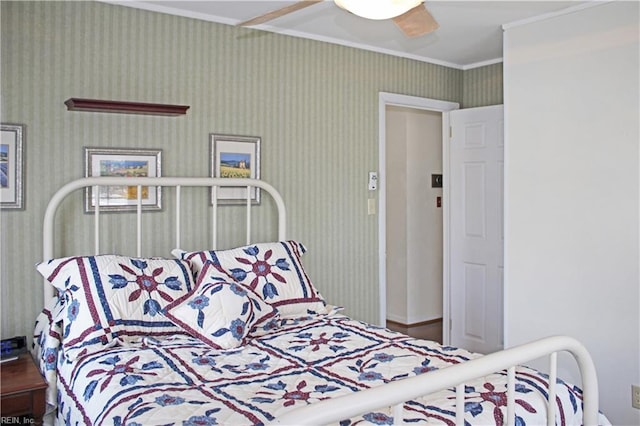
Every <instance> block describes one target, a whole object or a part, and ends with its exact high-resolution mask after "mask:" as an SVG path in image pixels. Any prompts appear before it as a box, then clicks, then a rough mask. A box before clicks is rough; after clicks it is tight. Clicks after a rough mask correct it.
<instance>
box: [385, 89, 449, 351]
mask: <svg viewBox="0 0 640 426" xmlns="http://www.w3.org/2000/svg"><path fill="white" fill-rule="evenodd" d="M389 105H393V106H400V107H407V108H414V109H422V110H428V111H436V112H440V113H442V176H443V179H442V181H443V183H442V201H443V209H442V219H443V221H442V225H443V229H442V241H443V247H442V250H443V259H442V260H443V265H442V271H443V277H442V279H443V280H442V285H443V289H442V299H443V300H442V339H443V343H444V344H448V343H449V339H450V329H449V326H448V325H447V324H449V320H450V309H449V276H450V274H449V254H448V250H449V218H448V216H449V208H448V204H449V203H448V193H449V186H448V185H449V184H448V179H447V178H446V176H448V174H449V143H448V141H449V111H453V110H457V109H460V104H459V103H457V102H448V101H441V100H438V99H430V98H421V97H417V96H409V95H401V94H397V93H389V92H380V93H379V94H378V170H379V173H378V188H379V194H378V275H379V276H378V283H379V284H378V287H379V292H380V293H379V299H380V308H379V309H380V317H379V321H380V325H381V326H385V324H386V321H387V212H386V201H387V187H386V180H387V179H386V176H385V174H386V148H387V126H386V124H387V123H386V120H387V113H386V107H387V106H389Z"/></svg>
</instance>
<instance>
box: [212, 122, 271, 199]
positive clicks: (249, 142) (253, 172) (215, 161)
mask: <svg viewBox="0 0 640 426" xmlns="http://www.w3.org/2000/svg"><path fill="white" fill-rule="evenodd" d="M210 142H211V176H212V177H220V178H251V179H260V138H259V137H257V136H236V135H221V134H211V135H210ZM212 197H213V194H212ZM212 199H213V198H212ZM246 202H247V191H246V189H245V188H218V203H219V204H245V203H246ZM251 203H252V204H260V188H251Z"/></svg>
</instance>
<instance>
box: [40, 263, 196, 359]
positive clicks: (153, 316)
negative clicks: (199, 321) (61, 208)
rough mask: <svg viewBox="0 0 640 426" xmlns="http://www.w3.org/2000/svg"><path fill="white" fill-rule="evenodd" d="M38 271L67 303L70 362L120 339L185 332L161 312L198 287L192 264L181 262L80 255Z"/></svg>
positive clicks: (65, 321)
mask: <svg viewBox="0 0 640 426" xmlns="http://www.w3.org/2000/svg"><path fill="white" fill-rule="evenodd" d="M36 268H37V270H38V271H39V272H40V273H41V274H42V275H43V276H44V277H45V278H46V279H47V280H48V281H49V282H50V283H51V284H52V285H53V286H54V287H55V288H57V289H58V290H59V291H60V297H62V298H64V303H65V309H66V313H65V315H64V316H63V322H62V325H63V334H64V335H63V338H64V339H63V344H62V346H63V348H64V353H65V357H67V359H69V360H73V359H75V358H77V357H78V356H79V355H84V354H87V353H94V352H96V351H99V350H101V349H102V346H104V345H109V344H112V342H113V341H114V340H115V339H116V338H118V339H122V340H125V341H126V340H128V339H133V338H136V337H138V336H149V335H151V336H163V335H172V334H175V333H177V332H181V329H180V328H179V327H177V326H176V325H175V324H173V323H172V322H171V321H169V320H168V319H167V318H165V317H164V316H163V315H161V312H162V310H163V309H164V307H165V306H166V305H168V304H169V303H171V302H173V301H174V300H176V299H178V298H179V297H181V296H183V295H184V294H186V293H188V292H190V291H191V290H192V289H193V287H194V283H193V277H192V275H191V270H190V269H189V265H188V264H187V263H186V262H184V261H181V260H178V259H158V258H154V259H138V258H131V257H125V256H117V255H99V256H80V257H67V258H61V259H53V260H50V261H48V262H42V263H40V264H38V265H37V266H36Z"/></svg>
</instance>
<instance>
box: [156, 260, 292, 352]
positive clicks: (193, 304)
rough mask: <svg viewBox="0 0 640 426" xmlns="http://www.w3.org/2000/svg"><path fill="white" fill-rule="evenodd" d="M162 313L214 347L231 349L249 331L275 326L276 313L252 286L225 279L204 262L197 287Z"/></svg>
mask: <svg viewBox="0 0 640 426" xmlns="http://www.w3.org/2000/svg"><path fill="white" fill-rule="evenodd" d="M164 315H165V316H166V317H167V318H169V319H170V320H171V321H173V322H174V323H175V324H176V325H179V326H180V327H182V328H183V329H184V330H185V331H187V332H188V333H189V334H191V335H192V336H193V337H196V338H198V339H200V340H202V341H203V342H205V343H207V344H208V345H209V346H211V347H213V348H215V349H232V348H236V347H238V346H241V345H242V344H244V342H245V339H246V338H247V337H248V336H250V335H255V336H257V335H262V334H266V333H267V332H269V331H271V330H274V329H276V328H277V327H278V319H279V313H278V310H277V309H275V308H274V307H273V306H271V305H269V304H268V303H265V302H264V301H263V300H262V299H260V296H258V295H257V294H256V293H255V292H254V291H253V290H251V289H249V288H247V287H245V286H244V285H242V284H240V283H237V282H235V281H234V280H232V279H228V278H227V279H225V277H224V276H221V274H219V272H218V271H217V270H216V268H215V265H213V263H211V262H205V264H204V266H203V268H202V271H200V274H199V275H198V280H197V281H196V288H195V289H194V290H193V291H192V292H191V293H189V294H187V295H184V296H182V297H181V298H179V299H177V300H175V301H174V302H173V303H170V304H169V305H167V307H166V308H165V311H164Z"/></svg>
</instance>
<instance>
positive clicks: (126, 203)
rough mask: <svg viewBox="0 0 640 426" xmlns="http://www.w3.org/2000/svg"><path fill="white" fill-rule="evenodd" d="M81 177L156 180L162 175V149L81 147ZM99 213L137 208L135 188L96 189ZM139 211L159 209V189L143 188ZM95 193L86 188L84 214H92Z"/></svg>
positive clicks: (160, 206) (136, 191)
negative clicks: (153, 178)
mask: <svg viewBox="0 0 640 426" xmlns="http://www.w3.org/2000/svg"><path fill="white" fill-rule="evenodd" d="M84 164H85V177H91V176H121V177H143V176H148V177H160V176H162V173H161V167H162V150H159V149H135V148H93V147H85V148H84ZM99 192H100V194H99V197H98V198H99V200H100V205H99V207H100V211H101V212H102V211H105V212H126V211H136V210H137V208H138V207H137V205H138V187H137V186H111V187H100V191H99ZM141 193H142V210H143V211H157V210H161V209H162V188H161V187H159V186H158V187H156V186H143V187H142V188H141ZM95 206H96V194H95V190H94V188H93V187H91V188H86V190H85V194H84V211H85V213H90V212H93V211H95Z"/></svg>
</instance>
